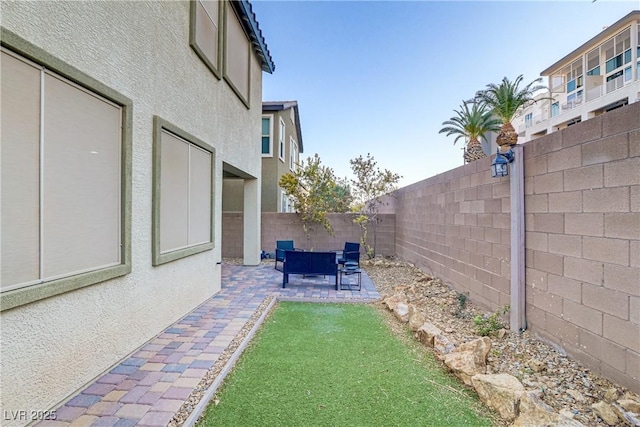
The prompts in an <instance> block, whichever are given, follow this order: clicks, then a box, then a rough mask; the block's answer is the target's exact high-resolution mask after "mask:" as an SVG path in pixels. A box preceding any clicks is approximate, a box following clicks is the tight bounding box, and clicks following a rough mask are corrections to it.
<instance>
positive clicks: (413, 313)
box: [409, 304, 426, 332]
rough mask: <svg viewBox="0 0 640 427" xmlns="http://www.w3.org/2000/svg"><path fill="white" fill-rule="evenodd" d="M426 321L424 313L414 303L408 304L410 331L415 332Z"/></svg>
mask: <svg viewBox="0 0 640 427" xmlns="http://www.w3.org/2000/svg"><path fill="white" fill-rule="evenodd" d="M425 321H426V319H425V317H424V314H422V313H421V312H420V311H419V310H418V309H417V308H416V306H415V305H413V304H410V305H409V329H411V331H412V332H416V331H417V330H418V329H420V327H421V326H422V325H423V324H424V322H425Z"/></svg>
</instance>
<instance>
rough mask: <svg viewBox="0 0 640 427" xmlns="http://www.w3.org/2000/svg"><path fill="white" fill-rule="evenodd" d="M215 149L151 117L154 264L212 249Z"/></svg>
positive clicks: (157, 118)
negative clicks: (152, 119) (152, 135)
mask: <svg viewBox="0 0 640 427" xmlns="http://www.w3.org/2000/svg"><path fill="white" fill-rule="evenodd" d="M213 151H214V150H213V148H212V147H211V146H209V145H208V144H206V143H204V142H202V141H200V140H199V139H197V138H195V137H194V136H192V135H189V134H188V133H186V132H184V131H182V130H181V129H178V128H177V127H175V126H173V125H172V124H170V123H168V122H166V121H165V120H163V119H161V118H159V117H154V174H153V180H154V185H153V220H154V227H153V265H159V264H163V263H166V262H170V261H173V260H176V259H178V258H182V257H185V256H189V255H193V254H195V253H198V252H202V251H206V250H209V249H212V248H213V188H214V187H213V160H214V153H213Z"/></svg>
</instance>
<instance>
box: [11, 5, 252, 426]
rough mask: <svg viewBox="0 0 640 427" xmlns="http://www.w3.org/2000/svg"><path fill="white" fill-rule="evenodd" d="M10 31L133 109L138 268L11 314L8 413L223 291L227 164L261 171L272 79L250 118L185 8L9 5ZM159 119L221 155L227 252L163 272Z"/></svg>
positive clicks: (65, 390) (113, 358) (65, 386)
mask: <svg viewBox="0 0 640 427" xmlns="http://www.w3.org/2000/svg"><path fill="white" fill-rule="evenodd" d="M2 25H3V27H5V28H7V29H8V30H10V31H12V32H13V33H15V34H17V35H18V36H20V37H22V38H24V39H26V40H27V41H29V42H31V43H33V44H34V45H36V46H38V47H39V48H41V49H44V50H45V51H47V52H48V53H49V54H51V55H53V56H55V57H57V58H58V59H60V60H62V61H64V62H66V63H68V64H70V65H71V66H73V67H76V68H78V69H79V70H80V71H82V72H84V73H86V74H88V75H89V76H91V77H93V78H95V79H97V80H98V81H100V82H101V83H104V84H105V85H107V86H108V87H110V88H111V89H114V90H116V91H118V92H120V93H121V94H123V95H124V96H127V97H128V98H130V99H131V100H132V101H133V165H132V168H133V190H132V191H133V204H132V264H133V265H132V272H131V273H130V274H128V275H126V276H124V277H121V278H118V279H114V280H110V281H107V282H103V283H98V284H96V285H93V286H89V287H86V288H83V289H80V290H77V291H73V292H70V293H66V294H62V295H59V296H56V297H52V298H48V299H45V300H41V301H38V302H36V303H32V304H28V305H25V306H20V307H17V308H14V309H11V310H8V311H4V312H2V313H1V321H2V360H1V369H2V371H1V376H2V395H1V396H0V401H1V402H2V409H3V410H5V411H11V410H14V411H17V410H32V409H33V410H45V409H49V408H51V407H53V406H54V405H56V404H57V403H58V402H60V401H61V400H63V399H65V398H66V397H67V396H68V395H69V394H70V393H72V392H74V391H75V390H76V389H78V388H79V387H81V386H82V385H83V384H85V383H86V382H88V381H89V380H91V379H92V378H94V377H96V376H97V375H99V374H101V373H102V372H104V371H105V370H106V369H108V368H109V367H110V366H111V365H112V364H114V363H116V362H117V361H118V360H120V359H121V358H122V357H124V356H126V355H127V354H129V353H130V352H132V351H133V350H135V349H136V348H137V347H138V346H140V345H142V344H143V343H145V342H146V341H147V340H149V339H150V338H152V337H153V336H154V335H155V334H157V333H158V332H159V331H160V330H162V329H163V328H165V327H166V326H168V325H169V324H171V323H172V322H174V321H175V320H177V319H179V318H180V317H182V316H183V315H184V314H185V313H187V312H189V311H190V310H191V309H193V308H194V307H196V306H198V305H199V304H200V303H202V302H203V301H204V300H205V299H206V298H208V297H210V296H211V295H213V294H214V293H215V292H216V291H218V290H219V289H220V269H219V266H216V261H218V260H219V259H220V257H221V251H220V246H221V245H220V242H221V221H222V216H221V205H222V202H221V191H222V161H225V162H227V163H229V164H233V165H234V166H236V167H237V168H239V169H241V170H244V171H246V172H247V173H248V174H251V175H253V176H256V177H258V176H259V175H260V153H259V151H258V150H257V149H256V148H255V147H256V144H255V141H258V140H259V137H260V134H259V132H260V116H261V81H262V72H261V69H260V66H259V64H258V62H257V61H256V60H255V58H254V59H253V61H252V64H251V67H252V72H251V90H252V94H251V101H250V103H251V109H250V110H247V108H246V107H245V106H244V105H243V104H242V103H241V102H240V100H239V99H238V98H237V97H236V95H235V94H234V93H233V92H232V90H231V89H230V88H229V86H228V85H227V84H226V83H225V82H224V80H218V79H216V78H215V77H214V76H213V75H212V74H211V72H209V71H208V69H207V68H206V67H205V66H204V64H203V63H202V62H201V61H200V59H199V58H198V57H197V56H196V54H195V53H194V52H193V50H192V49H191V48H190V46H189V2H185V1H183V2H156V1H147V2H143V1H136V2H11V3H9V2H3V3H2ZM154 115H158V116H160V117H162V118H164V119H166V120H167V121H169V122H171V123H172V124H174V125H176V126H178V127H179V128H181V129H183V130H184V131H186V132H189V133H191V134H192V135H195V136H196V137H198V138H200V139H201V140H203V141H205V142H207V143H209V144H211V145H212V146H213V147H215V149H216V153H215V154H216V170H215V176H216V185H215V191H216V195H215V248H214V250H212V251H207V252H203V253H200V254H197V255H193V256H190V257H187V258H183V259H180V260H177V261H174V262H170V263H167V264H164V265H161V266H159V267H152V266H151V230H152V226H151V213H152V204H151V196H152V195H151V188H152V181H151V180H152V130H153V126H152V124H153V116H154ZM255 203H258V200H256V201H255ZM3 424H4V423H3ZM9 424H10V423H9Z"/></svg>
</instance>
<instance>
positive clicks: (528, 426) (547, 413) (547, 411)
mask: <svg viewBox="0 0 640 427" xmlns="http://www.w3.org/2000/svg"><path fill="white" fill-rule="evenodd" d="M519 409H520V415H519V416H518V418H517V419H516V421H515V422H514V423H513V424H512V427H532V426H556V427H578V426H582V425H583V424H582V423H580V422H578V421H576V420H573V419H571V418H568V417H565V416H563V415H562V414H557V413H555V412H554V411H553V408H551V406H549V405H547V404H546V403H544V402H543V401H542V400H540V398H539V397H538V396H537V395H536V394H535V393H533V392H528V393H524V394H523V395H522V397H521V399H520V408H519Z"/></svg>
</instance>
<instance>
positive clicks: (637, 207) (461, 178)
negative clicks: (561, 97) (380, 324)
mask: <svg viewBox="0 0 640 427" xmlns="http://www.w3.org/2000/svg"><path fill="white" fill-rule="evenodd" d="M524 156H525V228H526V243H525V244H526V293H527V300H526V304H527V305H526V312H527V320H528V327H529V329H530V330H531V331H533V332H535V333H537V334H538V335H539V336H541V337H543V338H545V339H547V340H548V341H551V342H553V343H554V344H556V345H557V346H560V347H562V348H563V349H564V350H565V351H566V352H567V353H568V354H569V355H571V356H572V357H574V358H576V359H577V360H580V361H581V362H582V363H584V364H585V365H586V366H588V367H589V368H591V369H592V370H594V371H595V372H598V373H600V374H602V375H604V376H606V377H608V378H611V379H612V380H614V381H616V382H617V383H619V384H621V385H624V386H626V387H628V388H630V389H632V390H634V391H636V392H640V378H639V376H640V102H637V103H634V104H631V105H629V106H626V107H624V108H621V109H618V110H614V111H611V112H608V113H606V114H604V115H602V116H598V117H595V118H592V119H590V120H587V121H585V122H582V123H579V124H577V125H575V126H571V127H569V128H566V129H564V130H562V131H559V132H554V133H551V134H549V135H547V136H546V137H543V138H540V139H537V140H535V141H530V142H528V143H527V144H526V145H525V147H524ZM490 163H491V160H490V159H483V160H480V161H476V162H473V163H472V164H469V165H466V166H463V167H459V168H457V169H454V170H451V171H448V172H446V173H443V174H441V175H437V176H435V177H432V178H429V179H427V180H425V181H421V182H418V183H416V184H413V185H411V186H409V187H405V188H403V189H401V190H399V191H398V196H399V197H398V199H397V203H396V252H397V255H398V256H399V257H400V258H402V259H405V260H407V261H411V262H414V263H415V264H416V265H417V266H419V267H420V268H422V269H424V270H425V271H428V272H432V273H434V274H436V275H438V276H440V277H441V278H443V280H445V281H446V282H447V283H448V284H450V285H451V286H453V287H454V288H455V289H457V290H458V291H460V292H464V293H467V294H468V295H469V296H470V298H471V299H472V300H474V301H475V302H477V303H479V304H481V305H482V306H484V307H485V308H487V309H489V310H495V309H496V308H498V307H501V306H503V305H506V304H509V294H510V290H509V281H510V264H509V258H510V232H509V227H510V213H509V210H510V205H509V203H510V199H509V178H506V179H505V178H503V179H492V178H491V177H490V173H489V166H490Z"/></svg>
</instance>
